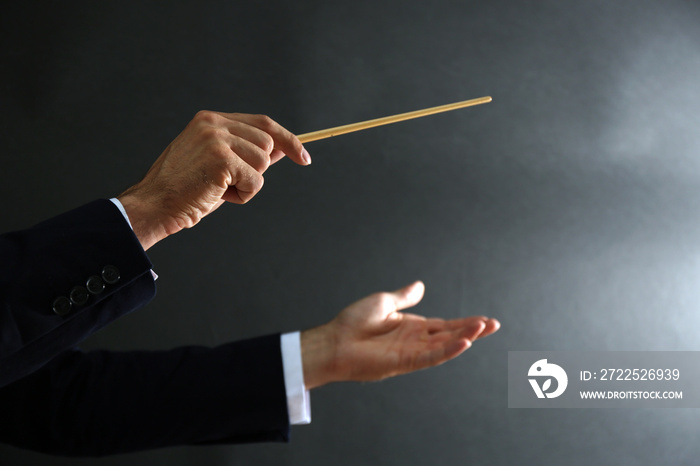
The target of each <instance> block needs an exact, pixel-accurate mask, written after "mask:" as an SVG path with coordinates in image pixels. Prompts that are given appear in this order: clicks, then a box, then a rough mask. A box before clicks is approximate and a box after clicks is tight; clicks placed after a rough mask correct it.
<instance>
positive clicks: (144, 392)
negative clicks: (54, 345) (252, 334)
mask: <svg viewBox="0 0 700 466" xmlns="http://www.w3.org/2000/svg"><path fill="white" fill-rule="evenodd" d="M0 418H2V419H3V422H2V423H0V441H3V442H7V443H11V444H13V445H16V446H19V447H23V448H28V449H32V450H37V451H41V452H45V453H50V454H60V455H69V456H85V455H88V456H102V455H107V454H115V453H125V452H131V451H137V450H143V449H152V448H159V447H166V446H174V445H183V444H212V443H234V442H255V441H271V440H281V441H286V440H288V438H289V420H288V415H287V406H286V395H285V387H284V376H283V370H282V357H281V353H280V337H279V335H270V336H266V337H260V338H255V339H251V340H246V341H240V342H235V343H230V344H227V345H223V346H220V347H217V348H213V349H211V348H204V347H183V348H177V349H174V350H171V351H161V352H144V351H138V352H107V351H93V352H89V353H82V352H80V351H78V350H71V351H67V352H65V353H64V354H61V355H60V356H58V357H57V358H55V359H54V360H52V361H51V362H50V363H48V364H47V365H45V366H44V367H43V368H42V369H40V370H38V371H36V372H34V373H33V374H31V375H30V376H28V377H25V378H24V379H21V380H19V381H16V382H14V383H12V384H10V385H8V386H6V387H4V388H3V389H0Z"/></svg>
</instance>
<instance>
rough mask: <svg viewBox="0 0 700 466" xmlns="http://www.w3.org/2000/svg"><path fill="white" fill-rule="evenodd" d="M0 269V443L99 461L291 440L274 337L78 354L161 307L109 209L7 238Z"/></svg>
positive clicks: (146, 267)
mask: <svg viewBox="0 0 700 466" xmlns="http://www.w3.org/2000/svg"><path fill="white" fill-rule="evenodd" d="M0 258H1V263H0V335H1V338H0V387H1V388H0V420H1V421H0V441H3V442H6V443H10V444H13V445H16V446H20V447H23V448H29V449H33V450H38V451H42V452H46V453H54V454H65V455H95V456H98V455H105V454H112V453H122V452H128V451H135V450H142V449H151V448H157V447H164V446H171V445H182V444H201V443H230V442H253V441H264V440H288V437H289V421H288V416H287V404H286V394H285V387H284V376H283V369H282V359H281V352H280V342H279V335H270V336H266V337H261V338H255V339H251V340H246V341H242V342H236V343H230V344H227V345H223V346H220V347H218V348H213V349H210V348H204V347H184V348H177V349H175V350H171V351H161V352H145V351H141V352H121V353H118V352H108V351H93V352H89V353H83V352H82V351H80V350H78V349H75V348H74V346H75V345H76V344H78V343H79V342H80V341H82V340H83V339H85V338H86V337H87V336H89V335H90V334H91V333H93V332H95V331H96V330H98V329H100V328H102V327H103V326H105V325H107V324H108V323H110V322H111V321H113V320H114V319H116V318H118V317H120V316H121V315H124V314H126V313H128V312H130V311H132V310H134V309H136V308H138V307H140V306H142V305H144V304H145V303H147V302H148V301H150V300H151V299H152V298H153V296H154V295H155V284H154V280H153V278H152V276H151V273H150V269H151V263H150V261H149V260H148V257H147V256H146V254H145V253H144V251H143V249H142V248H141V245H140V243H139V242H138V240H137V239H136V237H135V236H134V234H133V232H132V231H131V229H130V228H129V226H128V224H127V223H126V221H125V220H124V218H123V216H122V215H121V213H120V212H119V210H118V209H117V208H116V207H115V206H114V205H113V204H112V203H111V202H110V201H107V200H100V201H95V202H93V203H91V204H88V205H86V206H84V207H81V208H78V209H75V210H73V211H71V212H68V213H66V214H63V215H61V216H58V217H56V218H54V219H51V220H49V221H46V222H43V223H41V224H39V225H37V226H35V227H33V228H30V229H28V230H24V231H20V232H14V233H9V234H5V235H0ZM107 266H109V267H107ZM115 271H116V273H115ZM105 273H106V274H105ZM117 277H118V279H117ZM90 279H91V282H90V285H91V286H86V283H87V282H88V281H89V280H90ZM115 279H116V280H115ZM110 282H112V283H110ZM100 284H102V286H104V290H103V291H98V290H99V289H100V288H101V286H100ZM87 289H91V290H92V291H93V293H91V292H89V291H86V290H87ZM59 298H62V299H59ZM71 298H74V299H72V302H71ZM57 299H58V300H57ZM67 303H70V304H67ZM56 311H58V314H57V312H56ZM64 313H65V314H64ZM59 314H63V315H59Z"/></svg>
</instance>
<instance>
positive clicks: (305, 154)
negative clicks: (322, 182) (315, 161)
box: [301, 148, 311, 165]
mask: <svg viewBox="0 0 700 466" xmlns="http://www.w3.org/2000/svg"><path fill="white" fill-rule="evenodd" d="M301 158H302V159H303V160H304V163H306V165H311V156H310V155H309V151H307V150H306V148H303V149H302V151H301Z"/></svg>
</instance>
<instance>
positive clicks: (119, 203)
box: [110, 197, 158, 280]
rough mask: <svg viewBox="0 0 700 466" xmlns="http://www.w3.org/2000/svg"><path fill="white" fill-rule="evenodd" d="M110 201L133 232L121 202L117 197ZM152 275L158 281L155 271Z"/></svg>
mask: <svg viewBox="0 0 700 466" xmlns="http://www.w3.org/2000/svg"><path fill="white" fill-rule="evenodd" d="M110 201H112V204H114V205H115V206H117V209H119V212H121V213H122V215H123V216H124V220H126V223H128V224H129V228H131V230H132V231H133V230H134V227H133V226H131V221H129V216H128V215H127V214H126V209H125V208H124V206H123V205H122V203H121V201H120V200H119V199H117V198H116V197H113V198H111V199H110ZM151 275H153V280H158V274H157V273H155V272H154V271H153V269H151Z"/></svg>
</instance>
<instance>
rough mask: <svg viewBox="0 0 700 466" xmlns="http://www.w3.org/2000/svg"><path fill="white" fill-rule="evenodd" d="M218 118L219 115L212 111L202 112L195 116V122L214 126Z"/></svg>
mask: <svg viewBox="0 0 700 466" xmlns="http://www.w3.org/2000/svg"><path fill="white" fill-rule="evenodd" d="M216 117H217V114H216V113H214V112H212V111H211V110H200V111H198V112H197V113H196V114H195V116H194V118H193V121H196V122H201V123H209V124H213V123H214V122H215V121H216Z"/></svg>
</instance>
